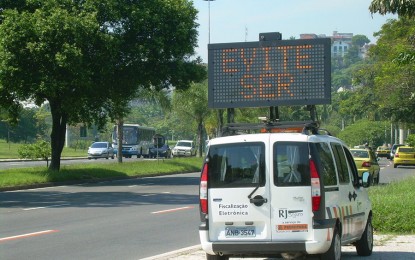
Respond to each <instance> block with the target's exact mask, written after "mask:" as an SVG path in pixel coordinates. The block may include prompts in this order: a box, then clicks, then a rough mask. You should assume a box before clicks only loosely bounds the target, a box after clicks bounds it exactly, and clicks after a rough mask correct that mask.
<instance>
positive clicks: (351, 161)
mask: <svg viewBox="0 0 415 260" xmlns="http://www.w3.org/2000/svg"><path fill="white" fill-rule="evenodd" d="M344 151H345V152H346V157H347V161H348V162H349V166H350V170H351V172H352V183H353V185H354V186H357V185H359V173H358V171H357V168H356V163H355V162H354V159H353V155H352V154H351V153H350V151H349V150H348V149H346V148H345V149H344Z"/></svg>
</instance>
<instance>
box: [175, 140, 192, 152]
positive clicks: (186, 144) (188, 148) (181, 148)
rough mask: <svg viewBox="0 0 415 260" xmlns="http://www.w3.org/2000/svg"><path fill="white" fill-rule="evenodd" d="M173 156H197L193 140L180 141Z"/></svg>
mask: <svg viewBox="0 0 415 260" xmlns="http://www.w3.org/2000/svg"><path fill="white" fill-rule="evenodd" d="M172 155H173V156H195V155H196V148H195V146H194V144H193V141H191V140H179V141H177V143H176V145H175V146H174V147H173V149H172Z"/></svg>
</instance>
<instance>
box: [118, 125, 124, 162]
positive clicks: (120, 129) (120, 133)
mask: <svg viewBox="0 0 415 260" xmlns="http://www.w3.org/2000/svg"><path fill="white" fill-rule="evenodd" d="M123 126H124V120H123V119H118V120H117V142H118V148H117V160H118V162H119V163H122V140H123V139H124V130H123Z"/></svg>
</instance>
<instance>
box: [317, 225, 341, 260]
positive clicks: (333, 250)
mask: <svg viewBox="0 0 415 260" xmlns="http://www.w3.org/2000/svg"><path fill="white" fill-rule="evenodd" d="M341 256H342V243H341V240H340V235H339V232H338V231H337V228H335V229H334V232H333V239H332V240H331V245H330V248H329V250H328V251H327V252H325V253H324V254H322V255H321V256H320V259H321V260H340V258H341Z"/></svg>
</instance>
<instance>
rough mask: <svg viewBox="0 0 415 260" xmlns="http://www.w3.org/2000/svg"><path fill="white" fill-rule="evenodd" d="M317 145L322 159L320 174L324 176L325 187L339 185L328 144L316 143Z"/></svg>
mask: <svg viewBox="0 0 415 260" xmlns="http://www.w3.org/2000/svg"><path fill="white" fill-rule="evenodd" d="M315 145H316V148H317V152H318V154H319V158H320V173H321V175H322V176H323V181H324V185H326V186H330V185H337V175H336V168H335V167H334V162H333V155H332V153H331V150H330V147H329V145H328V144H326V143H316V144H315Z"/></svg>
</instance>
